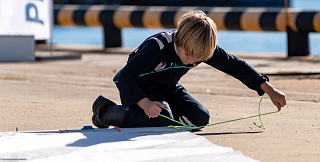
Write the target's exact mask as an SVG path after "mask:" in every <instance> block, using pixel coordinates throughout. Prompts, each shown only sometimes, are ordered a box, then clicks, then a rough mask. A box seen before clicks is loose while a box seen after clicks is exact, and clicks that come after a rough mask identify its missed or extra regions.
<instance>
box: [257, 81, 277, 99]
mask: <svg viewBox="0 0 320 162" xmlns="http://www.w3.org/2000/svg"><path fill="white" fill-rule="evenodd" d="M260 88H261V89H262V90H263V91H264V92H266V93H267V94H268V95H269V96H270V95H271V94H272V93H273V92H274V91H275V88H274V87H273V86H272V85H271V84H270V83H269V82H268V81H266V82H264V83H262V84H261V85H260Z"/></svg>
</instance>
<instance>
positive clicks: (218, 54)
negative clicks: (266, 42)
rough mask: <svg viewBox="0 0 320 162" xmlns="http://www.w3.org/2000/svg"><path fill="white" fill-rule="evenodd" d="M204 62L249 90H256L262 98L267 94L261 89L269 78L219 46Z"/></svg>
mask: <svg viewBox="0 0 320 162" xmlns="http://www.w3.org/2000/svg"><path fill="white" fill-rule="evenodd" d="M204 62H205V63H206V64H208V65H210V66H212V67H214V68H216V69H218V70H220V71H222V72H224V73H227V74H229V75H231V76H233V77H234V78H236V79H238V80H240V81H241V82H242V83H243V84H245V85H246V86H247V87H248V88H250V89H252V90H255V91H256V92H257V93H258V94H259V95H260V96H261V95H263V94H264V93H265V92H264V91H263V90H262V89H261V88H260V85H261V84H262V83H264V82H266V81H269V79H268V77H267V76H266V75H261V74H260V73H259V72H257V71H256V70H255V69H254V68H253V67H251V66H250V65H249V64H248V63H246V62H245V61H244V60H241V59H239V58H237V57H236V56H233V55H231V54H228V53H227V52H225V51H224V50H223V49H222V48H220V47H219V46H217V48H216V50H215V51H214V53H213V56H212V57H211V58H209V59H208V60H207V61H204Z"/></svg>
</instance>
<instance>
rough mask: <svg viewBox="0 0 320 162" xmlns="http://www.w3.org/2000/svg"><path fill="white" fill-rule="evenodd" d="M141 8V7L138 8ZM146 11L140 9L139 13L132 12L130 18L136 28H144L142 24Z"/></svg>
mask: <svg viewBox="0 0 320 162" xmlns="http://www.w3.org/2000/svg"><path fill="white" fill-rule="evenodd" d="M138 8H141V7H138ZM144 11H145V8H144V9H138V10H137V11H132V12H131V16H130V22H131V24H132V25H133V26H134V27H144V26H143V22H142V17H143V13H144Z"/></svg>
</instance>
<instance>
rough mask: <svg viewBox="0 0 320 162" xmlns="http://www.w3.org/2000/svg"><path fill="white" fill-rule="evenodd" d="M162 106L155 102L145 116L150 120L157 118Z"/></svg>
mask: <svg viewBox="0 0 320 162" xmlns="http://www.w3.org/2000/svg"><path fill="white" fill-rule="evenodd" d="M162 106H163V104H162V103H160V102H157V101H155V102H154V104H153V105H152V106H151V107H150V109H149V111H148V112H146V115H148V116H149V117H151V118H155V117H158V116H159V115H160V112H161V111H162V109H161V107H162ZM164 106H165V105H164Z"/></svg>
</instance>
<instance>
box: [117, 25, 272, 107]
mask: <svg viewBox="0 0 320 162" xmlns="http://www.w3.org/2000/svg"><path fill="white" fill-rule="evenodd" d="M175 32H176V31H175V30H174V31H170V32H161V33H158V34H155V35H153V36H151V37H149V38H147V39H146V40H145V41H144V42H143V43H142V44H141V45H140V46H139V47H138V48H137V49H136V50H135V51H133V52H132V53H131V54H130V55H129V59H128V62H127V64H126V65H125V67H124V68H123V69H122V70H120V71H119V72H118V73H117V75H116V76H115V77H114V82H115V83H116V84H117V87H118V89H119V91H120V94H121V96H122V97H123V99H124V100H125V102H126V104H127V105H128V106H130V105H132V104H136V103H137V102H138V101H140V100H141V99H142V98H144V97H147V96H146V94H145V93H144V90H147V89H153V90H155V91H159V92H163V91H168V92H170V91H172V90H173V89H175V88H176V87H177V84H178V81H179V80H180V78H181V77H182V76H183V75H184V74H186V73H187V72H188V71H189V70H190V69H191V68H193V67H195V66H197V65H198V64H199V63H202V62H204V63H206V64H208V65H210V66H212V67H214V68H216V69H218V70H220V71H223V72H225V73H227V74H229V75H231V76H233V77H235V78H236V79H238V80H240V81H241V82H242V83H243V84H245V85H246V86H247V87H249V88H250V89H252V90H255V91H257V93H258V94H259V95H263V94H264V91H263V90H262V89H261V88H260V85H261V84H262V83H264V82H266V81H268V78H267V77H266V76H264V75H261V74H260V73H258V72H257V71H256V70H254V69H253V68H252V67H251V66H250V65H249V64H247V63H246V62H245V61H243V60H241V59H239V58H237V57H235V56H233V55H231V54H228V53H227V52H225V51H224V50H223V49H222V48H220V47H219V46H217V48H216V49H215V51H214V53H213V55H212V57H211V58H209V59H208V60H207V61H202V62H196V63H194V64H189V65H185V64H183V63H182V62H181V60H180V58H179V56H178V54H177V53H176V50H175V47H174V43H173V38H174V34H175Z"/></svg>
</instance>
